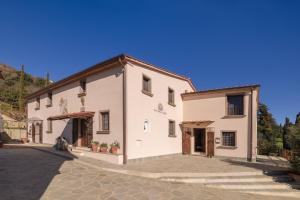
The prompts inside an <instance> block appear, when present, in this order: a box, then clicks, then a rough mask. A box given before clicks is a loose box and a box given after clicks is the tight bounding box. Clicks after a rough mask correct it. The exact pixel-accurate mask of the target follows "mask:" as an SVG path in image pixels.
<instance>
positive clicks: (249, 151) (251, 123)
mask: <svg viewBox="0 0 300 200" xmlns="http://www.w3.org/2000/svg"><path fill="white" fill-rule="evenodd" d="M250 97H251V99H250V115H249V117H250V122H249V123H250V130H249V149H248V158H247V160H248V161H249V162H251V161H252V142H253V138H252V137H253V88H251V93H250Z"/></svg>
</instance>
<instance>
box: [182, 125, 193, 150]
mask: <svg viewBox="0 0 300 200" xmlns="http://www.w3.org/2000/svg"><path fill="white" fill-rule="evenodd" d="M182 152H183V154H191V131H189V130H184V132H183V135H182Z"/></svg>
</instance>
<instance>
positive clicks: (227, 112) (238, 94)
mask: <svg viewBox="0 0 300 200" xmlns="http://www.w3.org/2000/svg"><path fill="white" fill-rule="evenodd" d="M231 96H241V97H242V100H243V101H242V104H243V105H242V114H230V112H229V101H228V98H229V97H231ZM245 96H246V95H245V93H233V94H226V104H225V113H226V116H227V117H243V116H245Z"/></svg>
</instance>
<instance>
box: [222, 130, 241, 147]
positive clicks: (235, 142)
mask: <svg viewBox="0 0 300 200" xmlns="http://www.w3.org/2000/svg"><path fill="white" fill-rule="evenodd" d="M224 133H233V134H234V137H233V138H234V145H233V146H231V145H224V139H223V134H224ZM221 146H222V147H223V148H237V131H236V130H222V131H221Z"/></svg>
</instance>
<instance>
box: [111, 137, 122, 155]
mask: <svg viewBox="0 0 300 200" xmlns="http://www.w3.org/2000/svg"><path fill="white" fill-rule="evenodd" d="M119 149H120V143H119V142H118V141H116V140H115V141H114V142H113V143H111V144H110V152H111V153H113V154H117V153H118V150H119Z"/></svg>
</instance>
